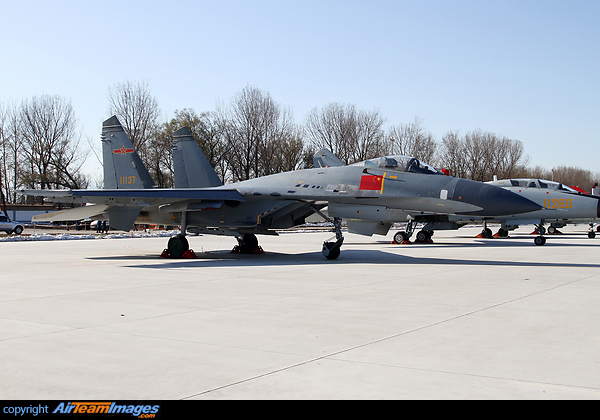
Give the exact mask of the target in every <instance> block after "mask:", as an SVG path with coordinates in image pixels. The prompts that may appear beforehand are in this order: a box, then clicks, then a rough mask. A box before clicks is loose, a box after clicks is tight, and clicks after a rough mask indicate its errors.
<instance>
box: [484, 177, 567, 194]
mask: <svg viewBox="0 0 600 420" xmlns="http://www.w3.org/2000/svg"><path fill="white" fill-rule="evenodd" d="M506 181H507V180H503V181H496V182H495V184H496V185H500V186H504V185H503V184H506ZM510 184H511V185H507V186H513V187H524V188H546V189H550V190H556V191H569V192H577V191H576V190H574V189H573V188H571V187H568V186H566V185H564V184H561V183H560V182H555V181H548V180H545V179H529V178H527V179H523V178H521V179H511V180H510Z"/></svg>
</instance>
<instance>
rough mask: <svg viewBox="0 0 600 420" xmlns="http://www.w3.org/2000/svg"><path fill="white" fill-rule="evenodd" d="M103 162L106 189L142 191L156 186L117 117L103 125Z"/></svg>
mask: <svg viewBox="0 0 600 420" xmlns="http://www.w3.org/2000/svg"><path fill="white" fill-rule="evenodd" d="M102 160H103V163H104V188H105V189H142V188H152V187H154V186H155V184H154V181H153V180H152V177H151V176H150V174H149V173H148V170H147V169H146V167H145V166H144V164H143V163H142V160H141V159H140V157H139V155H138V154H137V152H136V151H135V149H134V148H133V145H132V144H131V140H130V139H129V137H128V136H127V134H126V133H125V130H123V127H122V126H121V123H120V122H119V120H118V118H117V117H116V116H113V117H111V118H109V119H108V120H106V121H104V122H103V123H102Z"/></svg>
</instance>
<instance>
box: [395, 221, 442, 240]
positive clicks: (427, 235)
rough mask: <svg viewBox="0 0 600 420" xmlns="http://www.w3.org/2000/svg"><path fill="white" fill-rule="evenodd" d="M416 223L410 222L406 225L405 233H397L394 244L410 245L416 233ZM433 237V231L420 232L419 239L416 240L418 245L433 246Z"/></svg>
mask: <svg viewBox="0 0 600 420" xmlns="http://www.w3.org/2000/svg"><path fill="white" fill-rule="evenodd" d="M415 227H416V223H415V222H414V221H412V220H410V221H409V222H408V223H407V224H406V229H405V230H404V231H403V232H397V233H396V234H395V235H394V242H395V243H397V244H410V243H411V242H410V238H411V237H412V235H413V234H414V232H415ZM432 236H433V230H420V231H419V232H418V233H417V237H416V239H415V242H414V243H416V244H431V243H433V241H432V240H431V237H432Z"/></svg>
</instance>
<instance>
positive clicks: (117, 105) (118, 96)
mask: <svg viewBox="0 0 600 420" xmlns="http://www.w3.org/2000/svg"><path fill="white" fill-rule="evenodd" d="M108 100H109V103H110V108H109V112H110V115H116V116H117V118H118V119H119V122H120V123H121V125H122V126H123V129H124V130H125V132H126V133H127V135H128V136H129V138H130V139H131V143H132V144H133V146H134V147H135V148H136V150H137V151H138V153H139V155H140V157H141V158H142V161H144V163H146V162H147V158H148V157H147V154H148V153H149V151H148V145H147V143H148V142H149V139H150V137H151V136H152V135H155V134H156V133H157V132H158V127H159V125H160V122H159V121H160V109H159V107H158V102H157V101H156V99H155V98H154V96H152V94H151V93H150V88H149V87H148V83H147V82H132V81H130V80H127V81H125V82H122V83H117V84H115V85H114V86H112V87H109V88H108Z"/></svg>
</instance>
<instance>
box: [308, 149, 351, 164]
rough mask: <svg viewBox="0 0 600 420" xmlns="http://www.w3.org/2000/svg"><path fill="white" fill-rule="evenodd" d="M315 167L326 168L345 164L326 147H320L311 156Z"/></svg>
mask: <svg viewBox="0 0 600 420" xmlns="http://www.w3.org/2000/svg"><path fill="white" fill-rule="evenodd" d="M313 165H314V167H315V168H326V167H330V166H346V164H345V163H344V162H343V161H342V160H341V159H340V158H338V157H337V156H336V155H334V154H333V153H331V152H330V151H329V150H327V149H321V150H319V151H318V152H317V153H315V155H314V156H313Z"/></svg>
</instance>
